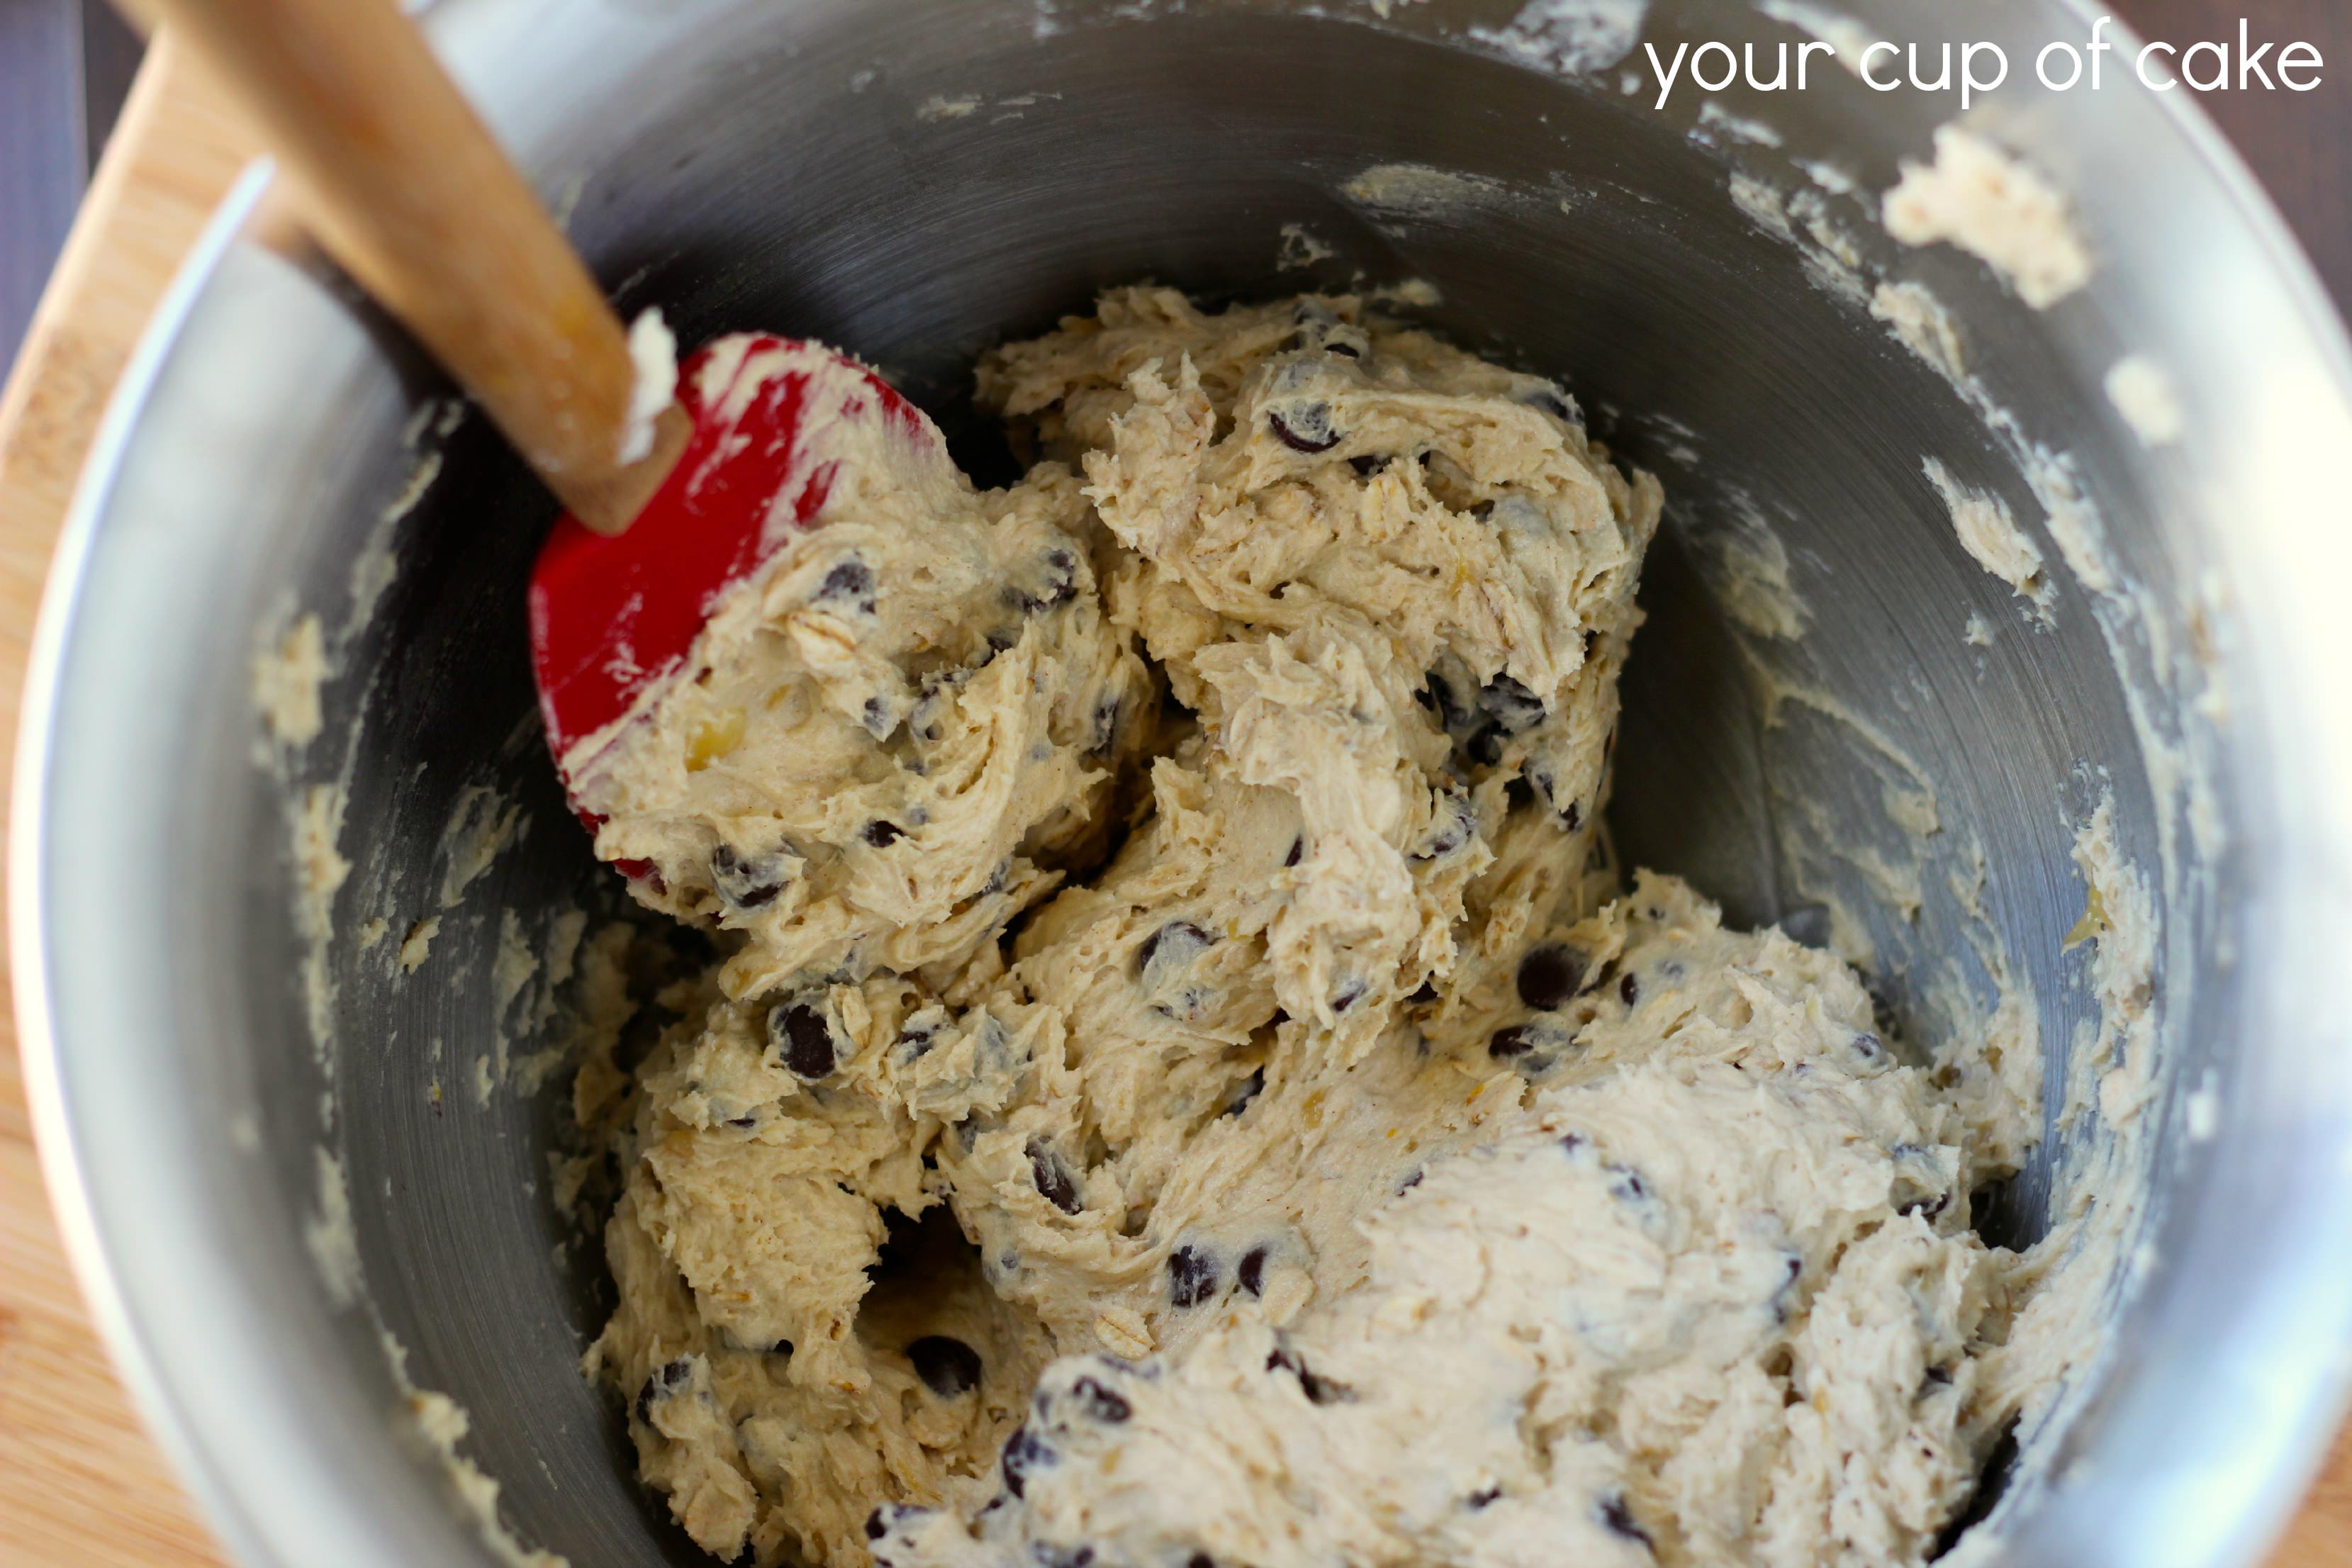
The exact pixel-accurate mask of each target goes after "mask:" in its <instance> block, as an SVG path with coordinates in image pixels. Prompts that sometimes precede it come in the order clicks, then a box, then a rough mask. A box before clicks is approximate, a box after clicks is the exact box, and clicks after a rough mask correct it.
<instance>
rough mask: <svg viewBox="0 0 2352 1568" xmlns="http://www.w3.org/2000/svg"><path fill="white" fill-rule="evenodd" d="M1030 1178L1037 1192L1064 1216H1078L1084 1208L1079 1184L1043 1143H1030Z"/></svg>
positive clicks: (1037, 1141)
mask: <svg viewBox="0 0 2352 1568" xmlns="http://www.w3.org/2000/svg"><path fill="white" fill-rule="evenodd" d="M1029 1177H1030V1180H1032V1181H1034V1182H1035V1183H1036V1184H1037V1191H1038V1192H1039V1193H1041V1194H1044V1196H1045V1201H1046V1202H1047V1203H1049V1204H1052V1205H1054V1206H1055V1208H1057V1209H1060V1210H1061V1211H1062V1212H1063V1213H1064V1214H1076V1213H1077V1212H1078V1210H1079V1208H1080V1207H1081V1206H1082V1205H1080V1203H1079V1202H1078V1184H1077V1183H1076V1182H1074V1181H1072V1180H1071V1179H1070V1173H1069V1172H1067V1171H1066V1170H1064V1169H1063V1168H1062V1162H1061V1160H1060V1159H1059V1158H1058V1157H1057V1156H1055V1153H1054V1151H1053V1150H1051V1149H1049V1148H1047V1147H1046V1146H1045V1143H1044V1142H1043V1141H1041V1140H1039V1139H1035V1138H1032V1139H1031V1140H1030V1141H1029Z"/></svg>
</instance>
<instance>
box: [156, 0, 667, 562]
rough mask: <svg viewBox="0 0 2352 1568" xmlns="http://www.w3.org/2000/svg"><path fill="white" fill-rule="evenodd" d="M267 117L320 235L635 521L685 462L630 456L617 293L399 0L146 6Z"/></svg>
mask: <svg viewBox="0 0 2352 1568" xmlns="http://www.w3.org/2000/svg"><path fill="white" fill-rule="evenodd" d="M139 3H140V4H142V6H143V7H144V8H146V9H150V10H152V12H153V13H154V14H155V15H156V16H158V17H160V18H161V19H162V20H163V23H164V24H165V25H166V26H169V27H170V28H171V29H172V30H173V33H175V34H176V35H177V36H179V37H183V38H184V39H185V40H186V41H187V42H188V43H189V44H190V45H192V46H194V48H195V49H196V51H197V52H198V53H199V54H200V55H202V56H203V57H204V58H205V60H206V61H207V62H208V63H209V64H210V65H211V66H212V67H213V68H215V70H216V71H217V72H219V73H220V75H221V77H222V78H223V79H224V80H225V81H226V83H227V85H228V86H229V87H230V88H231V89H233V90H235V91H236V93H237V94H238V95H239V96H240V97H241V98H242V99H243V100H245V102H246V104H247V107H248V108H249V109H250V110H252V111H253V113H254V115H255V116H256V118H257V121H259V123H260V126H261V129H262V132H263V134H264V135H265V136H266V137H267V138H268V140H269V142H270V143H271V145H272V148H273V150H274V151H275V152H276V153H278V156H279V158H280V160H281V161H282V162H283V163H284V164H285V165H286V167H287V169H288V171H289V173H290V174H292V175H293V176H294V179H295V180H296V182H297V184H299V186H300V187H301V192H302V194H303V195H304V196H305V197H306V199H307V206H306V209H305V210H306V215H307V216H309V218H310V221H311V223H312V224H313V226H315V228H316V230H317V233H318V237H319V239H320V243H321V244H323V245H324V246H325V247H326V248H327V249H328V251H329V252H330V253H331V255H333V256H334V258H335V259H336V260H337V261H338V262H340V263H341V265H342V267H343V268H344V269H345V270H347V271H348V272H350V273H351V274H352V277H353V278H354V279H357V280H358V282H359V283H360V285H361V287H362V288H364V289H366V290H367V291H368V292H369V293H370V294H371V295H372V296H373V297H374V298H375V300H377V301H378V302H379V303H381V304H382V305H383V307H384V308H385V309H386V310H390V311H391V312H392V313H393V314H394V316H396V317H398V318H399V319H400V321H402V322H403V323H404V325H406V326H407V328H408V329H409V331H412V332H414V333H415V335H416V336H417V337H418V338H419V339H420V340H421V341H422V342H424V344H425V347H426V348H427V349H429V350H430V351H431V352H432V353H433V354H434V356H435V357H436V359H438V360H439V361H440V362H441V363H442V365H443V366H444V367H445V368H446V369H447V370H448V371H449V373H450V374H453V375H454V376H456V377H457V380H458V381H459V382H460V383H461V384H463V385H464V386H465V387H466V389H467V391H468V392H470V393H471V394H473V395H474V396H475V398H476V399H478V401H479V402H480V403H481V405H482V406H483V407H484V408H486V409H488V411H489V415H490V417H491V418H493V419H494V420H496V421H497V422H498V425H499V428H500V429H501V430H503V431H504V432H505V433H506V436H507V438H508V439H509V441H511V442H512V443H513V444H514V447H515V448H516V450H518V451H519V452H520V453H521V454H522V456H523V458H525V459H526V460H527V461H529V462H530V466H531V467H532V468H535V469H536V470H538V472H539V475H540V477H541V479H544V480H545V481H546V482H547V485H548V488H549V489H552V490H553V491H554V492H555V494H556V496H557V498H558V499H559V500H562V502H563V504H564V506H565V507H566V508H567V509H569V510H570V511H571V512H572V515H573V516H574V517H576V518H578V519H579V520H580V521H582V522H583V523H586V524H587V525H588V526H589V527H591V528H593V529H595V530H596V531H599V532H605V533H617V532H619V531H621V530H623V529H625V528H626V527H627V526H628V524H629V521H630V520H631V519H632V518H634V517H635V515H636V514H637V512H638V510H639V509H640V508H642V507H643V506H644V504H645V502H646V500H648V499H649V498H650V497H651V496H652V494H653V492H654V490H655V489H656V488H658V487H659V485H660V483H661V481H662V479H664V478H666V477H667V474H668V472H669V470H670V468H671V467H672V466H673V465H674V464H675V463H676V461H677V454H678V452H679V450H680V448H681V447H684V445H685V442H686V437H687V435H688V428H687V423H688V422H687V419H686V416H684V415H683V414H682V413H680V412H679V411H678V410H677V408H675V407H672V408H671V409H670V410H669V411H668V412H667V414H665V415H664V416H662V418H661V419H660V420H659V421H658V422H657V423H656V427H655V431H654V441H653V445H652V448H651V450H650V451H648V452H646V453H645V454H644V455H643V456H642V457H640V458H638V460H637V461H635V462H634V463H627V462H624V461H623V460H622V457H623V450H624V444H625V432H626V428H627V424H628V412H629V400H630V394H631V388H632V386H633V384H634V383H635V365H634V363H632V361H631V359H630V355H629V346H628V337H627V334H626V332H625V331H624V330H623V328H622V326H621V321H620V318H619V317H618V316H616V315H615V314H614V311H613V308H612V306H611V305H610V304H608V303H606V301H605V300H604V294H603V293H602V291H600V290H599V289H598V288H597V287H596V282H595V279H593V278H592V277H590V276H589V273H588V269H587V268H586V267H584V266H583V265H582V263H581V260H580V258H579V257H578V256H577V255H575V254H574V253H573V252H572V247H571V245H570V243H569V242H568V241H567V240H566V239H565V238H564V237H563V234H562V231H561V230H559V229H558V228H557V227H556V226H555V224H554V221H553V220H552V219H551V218H550V217H549V216H548V214H547V211H546V209H545V208H543V207H542V206H541V205H540V203H539V198H538V197H537V196H536V195H534V194H533V193H532V191H531V189H530V186H529V185H528V184H524V182H523V179H522V176H521V175H520V174H518V173H516V171H515V168H514V166H513V165H512V164H511V163H509V162H508V161H507V158H506V155H505V153H502V152H501V151H500V150H499V145H498V143H497V142H494V141H493V140H492V139H491V137H490V133H489V130H488V127H487V126H485V125H484V124H483V123H482V121H481V118H480V116H478V115H477V114H476V113H475V112H474V110H473V106H472V105H470V104H468V103H467V101H466V99H465V97H464V95H463V94H462V93H460V92H459V91H458V90H457V84H456V83H454V82H452V81H451V80H450V79H449V77H448V74H447V73H446V71H444V70H443V69H442V68H441V64H440V62H439V61H438V60H437V59H436V58H434V56H433V52H432V50H431V48H430V47H428V46H427V45H426V44H425V38H424V37H423V35H422V34H421V33H419V32H418V31H417V29H416V26H415V24H414V23H412V22H410V21H409V19H408V18H407V17H405V16H402V15H401V13H400V11H399V8H398V7H397V6H396V5H394V4H393V3H392V0H139Z"/></svg>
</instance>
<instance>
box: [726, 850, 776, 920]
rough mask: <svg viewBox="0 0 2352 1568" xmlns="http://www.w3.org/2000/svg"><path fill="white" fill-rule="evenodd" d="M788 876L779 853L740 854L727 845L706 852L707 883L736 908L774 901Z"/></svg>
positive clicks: (748, 908)
mask: <svg viewBox="0 0 2352 1568" xmlns="http://www.w3.org/2000/svg"><path fill="white" fill-rule="evenodd" d="M789 880H790V877H789V876H788V875H787V873H786V872H785V870H784V862H783V858H782V856H779V855H749V856H747V855H743V854H740V853H739V852H738V851H737V850H736V848H735V847H734V846H733V845H731V844H721V845H720V846H719V847H718V848H716V849H713V850H712V851H711V852H710V885H711V887H712V888H713V889H717V891H718V894H719V897H720V898H721V899H724V900H726V901H727V902H728V903H729V904H730V905H731V906H733V907H734V908H736V909H739V910H756V909H761V908H764V907H765V906H767V905H769V904H772V903H774V902H775V901H776V895H777V894H778V893H781V892H782V891H783V890H784V884H785V882H787V881H789Z"/></svg>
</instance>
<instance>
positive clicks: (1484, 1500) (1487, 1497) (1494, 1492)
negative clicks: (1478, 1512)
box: [1462, 1487, 1503, 1509]
mask: <svg viewBox="0 0 2352 1568" xmlns="http://www.w3.org/2000/svg"><path fill="white" fill-rule="evenodd" d="M1502 1495H1503V1489H1502V1488H1500V1487H1480V1488H1479V1489H1477V1490H1476V1491H1475V1492H1472V1493H1471V1494H1470V1495H1469V1496H1468V1497H1466V1498H1464V1499H1463V1500H1462V1506H1463V1507H1464V1508H1467V1509H1481V1508H1485V1507H1486V1505H1487V1504H1488V1503H1491V1502H1493V1501H1494V1500H1496V1498H1498V1497H1501V1496H1502Z"/></svg>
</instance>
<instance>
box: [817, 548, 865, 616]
mask: <svg viewBox="0 0 2352 1568" xmlns="http://www.w3.org/2000/svg"><path fill="white" fill-rule="evenodd" d="M873 592H874V574H873V572H872V571H871V570H870V569H869V568H868V567H867V566H866V563H865V562H863V561H860V560H858V559H857V557H856V556H854V555H853V556H851V557H850V558H849V559H848V560H846V561H843V562H841V563H837V564H836V565H835V567H834V568H833V570H831V571H830V572H827V573H826V574H824V581H823V582H822V583H819V584H817V585H816V596H817V597H818V598H820V599H863V598H866V596H867V595H871V594H872V593H873ZM867 608H869V609H870V608H872V606H871V605H868V606H867Z"/></svg>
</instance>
